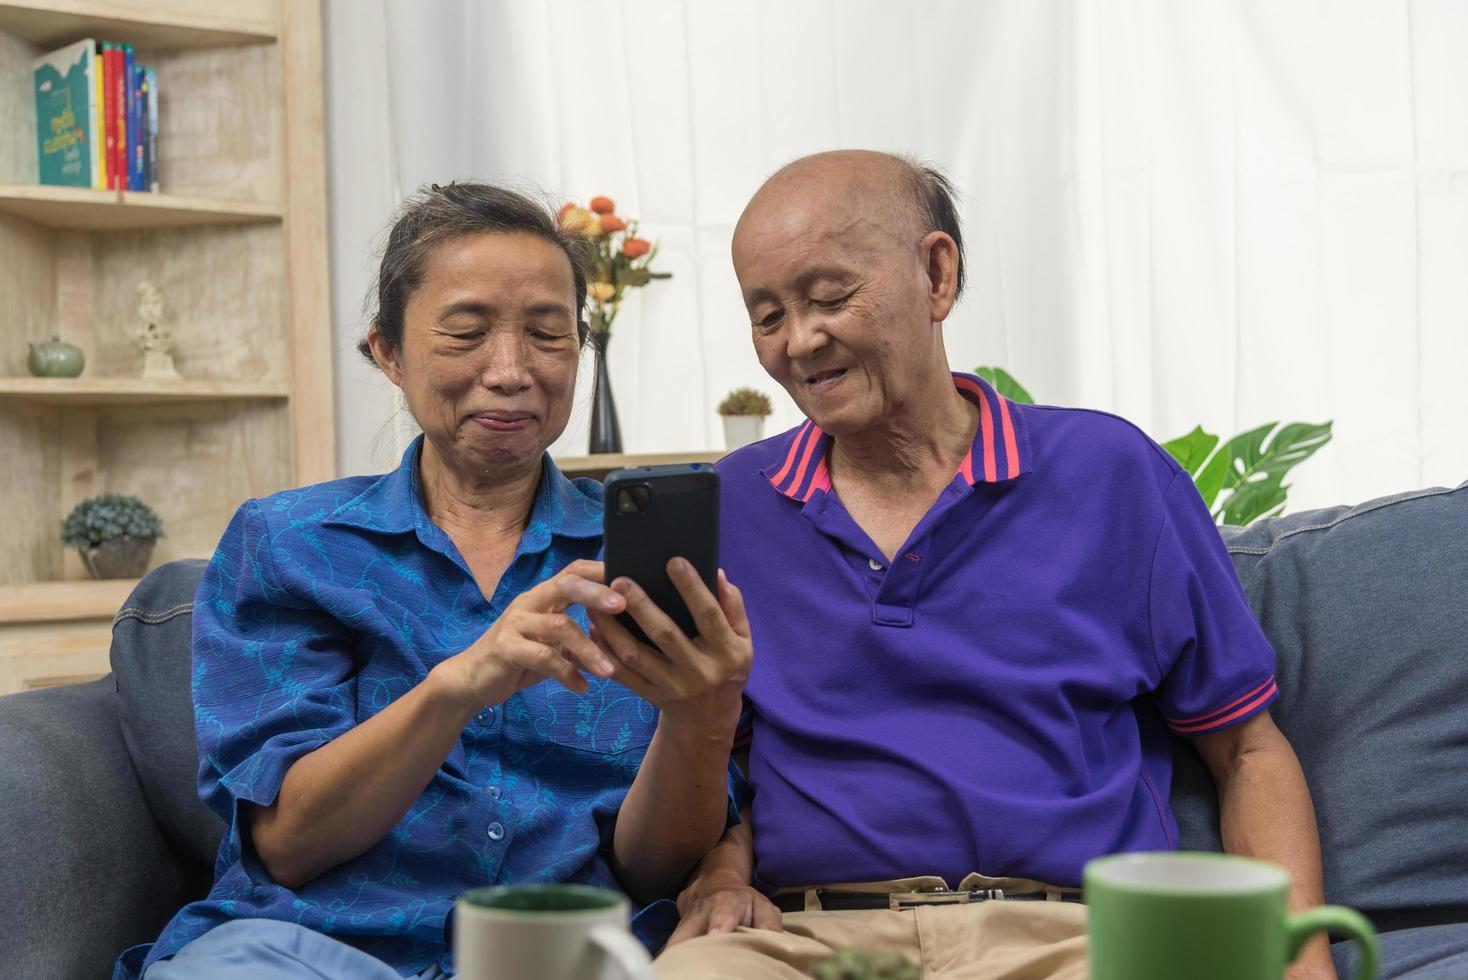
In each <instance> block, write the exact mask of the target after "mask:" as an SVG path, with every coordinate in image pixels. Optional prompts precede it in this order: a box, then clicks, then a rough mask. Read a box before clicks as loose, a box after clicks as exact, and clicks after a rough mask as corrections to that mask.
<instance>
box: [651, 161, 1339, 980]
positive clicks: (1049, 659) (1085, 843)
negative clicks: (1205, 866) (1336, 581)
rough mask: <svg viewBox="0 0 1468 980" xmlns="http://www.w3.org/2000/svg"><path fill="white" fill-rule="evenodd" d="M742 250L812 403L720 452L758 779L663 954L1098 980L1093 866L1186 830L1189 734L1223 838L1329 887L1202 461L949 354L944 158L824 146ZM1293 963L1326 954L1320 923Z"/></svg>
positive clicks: (763, 309)
mask: <svg viewBox="0 0 1468 980" xmlns="http://www.w3.org/2000/svg"><path fill="white" fill-rule="evenodd" d="M733 254H734V266H735V270H736V272H737V274H738V277H739V283H740V287H741V289H742V291H743V294H744V301H745V304H746V306H747V307H748V310H749V315H750V320H751V322H752V324H753V335H754V346H755V351H756V353H757V354H758V356H759V359H760V363H761V364H762V365H763V366H764V368H765V370H766V371H767V372H769V374H770V376H771V377H773V378H774V379H775V380H777V381H778V382H779V383H780V384H781V385H783V386H784V388H785V390H786V391H788V392H789V393H790V395H791V397H792V398H794V399H795V402H796V404H797V405H798V406H799V407H800V409H801V411H802V412H803V413H804V414H805V415H806V416H807V419H808V420H807V421H806V422H804V423H803V424H802V425H800V426H798V427H797V428H795V429H793V430H791V431H789V432H787V433H785V434H783V435H780V436H776V437H775V438H772V439H767V440H765V441H764V442H761V443H757V444H755V445H753V446H749V447H747V448H745V449H743V450H741V451H739V452H736V453H734V454H733V455H731V456H730V457H728V458H727V459H725V460H724V461H723V462H722V463H721V464H720V467H719V469H720V472H721V474H722V476H723V480H724V492H723V498H724V506H725V511H724V515H723V524H724V534H723V541H724V545H723V547H724V552H723V560H724V566H725V568H726V569H727V571H728V575H729V578H730V579H731V580H732V581H734V582H737V583H739V585H740V586H741V587H742V589H743V592H744V595H745V598H746V601H747V604H748V608H749V611H750V618H751V621H752V627H753V637H754V647H755V661H754V667H753V670H752V673H751V676H750V679H749V683H748V687H747V689H746V699H747V704H748V712H747V726H746V731H747V733H748V737H749V739H750V741H749V744H748V752H749V755H748V765H747V769H748V772H749V775H750V779H751V783H752V785H753V789H754V797H753V803H752V813H750V814H748V816H749V817H750V819H748V820H746V822H745V823H744V824H742V825H740V826H739V827H736V828H734V829H733V830H731V831H730V832H729V833H728V834H727V835H726V837H725V839H724V840H723V842H721V844H720V845H719V847H718V848H716V849H715V850H714V851H713V852H711V853H710V855H709V856H708V857H707V858H706V859H705V860H704V862H703V864H702V865H701V868H700V870H699V872H698V874H697V875H696V876H695V878H694V880H693V881H692V882H691V883H690V885H689V887H688V889H687V890H686V891H685V892H684V894H683V896H682V897H681V899H680V906H681V909H682V911H683V914H684V920H683V924H682V926H681V927H680V930H679V932H678V933H677V934H676V935H675V937H674V941H673V944H671V945H670V946H669V948H668V950H667V951H666V952H665V953H664V954H663V956H662V957H661V958H660V960H659V961H658V973H659V976H660V977H662V978H671V977H699V978H703V977H714V976H721V977H722V976H727V977H787V976H788V977H795V976H802V975H806V974H808V972H809V971H810V970H811V969H812V968H813V967H814V966H815V965H816V964H817V963H819V962H820V961H821V960H822V959H824V958H825V957H827V956H829V955H830V954H831V952H832V950H833V949H835V948H839V947H841V946H843V945H846V944H853V943H854V944H860V945H877V946H886V947H889V948H895V949H898V950H901V951H902V952H904V953H905V954H907V955H908V956H909V957H910V958H912V959H914V960H916V961H920V963H921V965H922V967H923V971H924V975H925V976H928V977H963V978H978V977H985V978H988V977H1005V978H1016V980H1017V978H1040V977H1065V978H1071V977H1075V978H1079V977H1083V976H1084V975H1085V969H1086V968H1085V953H1084V932H1085V909H1084V906H1083V905H1080V904H1078V901H1077V899H1078V897H1079V896H1078V894H1077V889H1078V886H1079V885H1080V884H1081V869H1082V866H1083V865H1084V864H1085V862H1086V861H1087V860H1089V859H1091V858H1093V857H1097V856H1099V855H1102V854H1107V853H1112V852H1117V851H1137V850H1168V849H1173V848H1176V846H1177V828H1176V824H1175V821H1174V819H1173V816H1172V813H1171V812H1170V810H1169V809H1168V806H1167V799H1168V789H1169V785H1170V782H1171V766H1170V761H1169V760H1170V755H1169V741H1170V739H1171V738H1172V737H1173V735H1174V734H1176V735H1181V736H1185V737H1188V738H1191V739H1192V740H1193V742H1194V744H1195V745H1196V746H1197V748H1198V750H1199V752H1200V753H1201V754H1202V756H1203V758H1204V760H1205V761H1206V762H1207V764H1208V767H1209V769H1210V770H1211V772H1212V774H1213V776H1214V779H1215V780H1216V782H1217V785H1218V791H1219V797H1220V801H1221V806H1222V815H1223V816H1222V833H1223V840H1224V845H1225V847H1226V848H1227V849H1228V851H1230V852H1231V853H1234V854H1247V855H1253V856H1256V857H1260V858H1266V859H1269V860H1272V861H1276V862H1278V863H1280V864H1282V865H1284V866H1286V867H1287V868H1288V869H1289V870H1290V872H1291V874H1292V876H1293V880H1294V888H1293V893H1292V899H1291V900H1292V903H1293V904H1294V905H1295V906H1297V907H1303V906H1309V905H1315V904H1319V903H1320V902H1321V900H1322V896H1321V873H1320V853H1319V851H1320V846H1319V840H1318V837H1317V833H1316V828H1315V816H1314V811H1313V808H1312V806H1311V803H1310V797H1309V793H1308V790H1307V789H1306V786H1305V781H1304V778H1303V776H1302V774H1301V772H1300V766H1299V763H1298V761H1297V760H1296V758H1295V755H1294V753H1293V751H1292V750H1291V749H1290V746H1289V744H1288V743H1287V742H1286V741H1285V739H1284V737H1283V736H1282V735H1281V734H1280V733H1279V731H1278V730H1277V729H1276V728H1275V726H1274V724H1273V722H1272V721H1271V719H1270V716H1269V714H1268V713H1267V711H1266V708H1267V707H1268V706H1269V704H1270V703H1271V702H1272V701H1273V700H1274V698H1275V697H1276V694H1277V689H1276V687H1275V681H1274V652H1273V650H1272V649H1271V648H1270V646H1269V643H1268V641H1267V640H1266V639H1265V637H1264V635H1263V633H1262V632H1261V630H1260V629H1259V626H1258V624H1257V623H1256V622H1255V621H1254V619H1253V617H1252V615H1251V614H1250V611H1249V609H1248V606H1247V605H1246V603H1245V599H1244V596H1243V592H1242V590H1241V588H1240V586H1239V582H1238V579H1237V578H1236V577H1235V575H1234V572H1233V568H1232V566H1231V564H1230V563H1229V559H1228V556H1227V554H1226V553H1225V550H1224V547H1223V544H1222V541H1221V540H1220V538H1219V536H1218V533H1217V530H1216V529H1215V527H1214V525H1213V521H1212V519H1211V517H1210V516H1209V513H1208V511H1207V508H1206V507H1205V506H1204V504H1203V502H1202V500H1201V498H1200V497H1199V495H1198V493H1197V491H1196V490H1195V489H1194V486H1193V483H1192V481H1191V480H1190V479H1189V477H1188V474H1187V473H1186V472H1184V471H1183V470H1182V469H1181V468H1180V467H1179V466H1178V465H1177V464H1176V463H1175V462H1174V461H1173V460H1172V459H1171V457H1170V456H1169V455H1168V454H1167V453H1166V452H1164V451H1163V450H1162V449H1160V448H1159V447H1158V446H1157V445H1156V444H1155V443H1154V442H1152V440H1150V439H1148V438H1147V437H1146V436H1145V435H1144V434H1143V433H1142V432H1141V431H1140V430H1138V429H1137V428H1135V427H1134V426H1132V425H1131V424H1129V423H1128V422H1126V421H1124V420H1122V419H1119V418H1116V417H1114V416H1110V415H1106V414H1104V413H1101V412H1093V411H1084V410H1079V409H1063V408H1051V407H1039V406H1027V405H1018V404H1015V403H1012V402H1009V401H1008V400H1006V399H1004V398H1002V397H1000V396H999V395H998V394H996V393H995V391H994V390H993V389H992V388H991V387H990V386H988V385H987V384H986V383H984V382H983V381H982V380H980V379H978V378H975V377H972V376H970V375H965V374H955V373H952V372H951V371H950V369H949V364H948V358H947V355H946V354H945V351H944V340H943V322H944V320H945V319H947V317H948V314H949V312H950V311H951V310H952V309H953V305H954V302H955V301H956V300H957V299H958V296H959V294H960V292H961V291H962V288H963V262H962V259H963V249H962V238H961V235H960V231H959V227H958V222H957V218H956V215H955V209H954V205H953V201H952V196H951V188H950V187H949V184H948V182H947V181H946V179H945V178H944V177H943V176H942V175H941V174H939V173H937V172H936V171H934V170H932V169H930V168H925V167H919V166H915V165H913V164H911V163H909V162H907V161H904V160H901V159H899V158H896V157H892V156H888V155H886V154H879V153H870V152H836V153H823V154H819V155H816V156H812V157H807V158H805V159H802V160H799V161H797V162H795V163H793V164H791V165H789V166H787V167H785V168H784V169H783V170H781V171H780V172H779V173H777V174H776V175H775V176H774V177H772V178H771V179H770V180H769V181H768V182H767V183H766V184H765V185H764V186H763V187H762V188H761V189H760V190H759V192H758V193H757V194H756V195H755V196H754V199H753V200H752V201H751V202H750V204H749V206H748V207H747V208H746V209H745V212H744V214H743V216H742V217H741V219H740V221H739V224H738V227H737V228H736V230H735V234H734V242H733ZM935 889H937V890H940V891H934V890H935ZM948 889H952V891H948ZM1001 892H1002V900H1001ZM766 895H769V896H772V898H773V904H772V902H771V900H770V899H767V898H766ZM1031 899H1039V901H1031ZM1047 899H1048V901H1046V900H1047ZM781 911H783V912H784V913H786V914H785V915H784V919H783V931H782V932H777V931H773V930H779V929H780V928H781V918H780V912H781ZM695 937H696V938H695ZM1291 977H1292V978H1302V977H1312V978H1314V977H1334V971H1333V969H1332V967H1331V962H1330V956H1329V951H1328V948H1327V947H1326V945H1325V942H1324V940H1323V939H1317V940H1316V941H1315V942H1314V944H1313V945H1312V946H1310V947H1308V948H1307V950H1306V952H1305V953H1304V955H1303V956H1302V957H1301V959H1300V960H1299V961H1297V963H1296V965H1295V967H1294V968H1293V972H1292V973H1291Z"/></svg>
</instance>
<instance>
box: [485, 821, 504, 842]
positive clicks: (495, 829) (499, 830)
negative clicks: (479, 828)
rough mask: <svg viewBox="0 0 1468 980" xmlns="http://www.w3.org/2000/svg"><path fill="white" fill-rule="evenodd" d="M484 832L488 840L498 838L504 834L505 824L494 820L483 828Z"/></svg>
mask: <svg viewBox="0 0 1468 980" xmlns="http://www.w3.org/2000/svg"><path fill="white" fill-rule="evenodd" d="M485 833H487V834H489V839H490V840H500V839H501V838H503V837H504V836H505V825H504V824H502V823H500V822H499V821H498V820H496V821H495V822H494V823H492V824H490V825H489V826H488V827H487V828H485Z"/></svg>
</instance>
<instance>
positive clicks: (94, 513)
mask: <svg viewBox="0 0 1468 980" xmlns="http://www.w3.org/2000/svg"><path fill="white" fill-rule="evenodd" d="M162 536H163V522H162V521H161V520H159V519H158V515H157V514H156V513H154V511H153V508H151V507H149V506H148V505H147V504H145V503H143V502H142V501H141V500H139V499H138V498H137V497H129V496H125V495H124V494H120V493H104V494H102V495H101V496H100V497H92V498H90V499H87V500H83V501H82V502H81V503H79V504H77V505H76V508H75V509H74V510H72V512H71V513H70V514H67V515H66V520H64V521H62V522H61V543H62V544H64V545H66V546H68V547H71V548H75V549H76V550H77V551H79V552H81V556H82V564H83V565H86V566H87V571H88V572H90V573H91V575H92V578H140V577H141V576H142V574H143V573H144V572H145V571H147V570H148V560H149V559H150V558H151V557H152V556H153V544H154V543H155V542H156V541H157V540H158V539H159V538H161V537H162Z"/></svg>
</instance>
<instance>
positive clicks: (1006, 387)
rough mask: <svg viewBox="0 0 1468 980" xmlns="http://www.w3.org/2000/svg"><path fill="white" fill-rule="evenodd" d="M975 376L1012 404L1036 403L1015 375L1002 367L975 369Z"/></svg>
mask: <svg viewBox="0 0 1468 980" xmlns="http://www.w3.org/2000/svg"><path fill="white" fill-rule="evenodd" d="M974 374H977V375H978V376H979V377H981V378H983V379H984V380H985V381H987V382H989V385H990V387H992V388H993V389H994V390H995V391H997V392H999V394H1001V395H1003V396H1004V397H1005V398H1008V399H1009V400H1010V401H1012V402H1019V403H1020V404H1021V405H1033V404H1034V403H1035V400H1034V399H1033V398H1031V397H1030V393H1029V392H1028V391H1025V387H1024V385H1022V384H1020V383H1019V382H1018V381H1016V380H1014V375H1012V374H1010V373H1009V372H1008V371H1006V370H1004V369H1003V368H1001V367H979V368H974Z"/></svg>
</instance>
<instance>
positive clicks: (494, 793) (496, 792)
mask: <svg viewBox="0 0 1468 980" xmlns="http://www.w3.org/2000/svg"><path fill="white" fill-rule="evenodd" d="M484 791H485V792H486V793H488V794H489V796H490V799H493V800H497V799H499V798H500V788H499V787H498V786H486V787H484Z"/></svg>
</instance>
